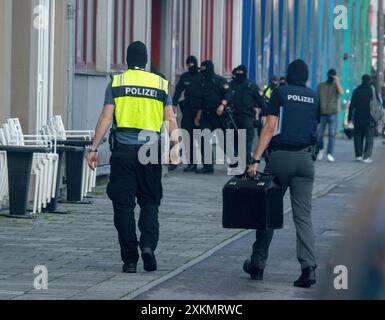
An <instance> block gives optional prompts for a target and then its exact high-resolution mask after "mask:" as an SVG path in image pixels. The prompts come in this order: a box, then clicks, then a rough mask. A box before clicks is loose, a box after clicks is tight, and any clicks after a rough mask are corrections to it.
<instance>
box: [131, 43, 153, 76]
mask: <svg viewBox="0 0 385 320" xmlns="http://www.w3.org/2000/svg"><path fill="white" fill-rule="evenodd" d="M147 62H148V56H147V48H146V46H145V45H144V43H143V42H140V41H135V42H133V43H131V44H130V45H129V46H128V48H127V66H128V69H135V68H140V69H145V68H146V65H147Z"/></svg>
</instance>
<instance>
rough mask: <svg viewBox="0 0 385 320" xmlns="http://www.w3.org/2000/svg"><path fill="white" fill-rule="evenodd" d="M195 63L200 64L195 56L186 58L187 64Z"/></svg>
mask: <svg viewBox="0 0 385 320" xmlns="http://www.w3.org/2000/svg"><path fill="white" fill-rule="evenodd" d="M190 63H193V64H194V65H196V66H198V59H197V58H196V57H195V56H189V57H188V58H187V59H186V64H190Z"/></svg>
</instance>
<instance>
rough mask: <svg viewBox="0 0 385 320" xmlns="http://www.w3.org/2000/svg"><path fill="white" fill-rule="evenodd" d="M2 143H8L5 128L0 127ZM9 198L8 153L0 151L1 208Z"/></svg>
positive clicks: (0, 143) (0, 140) (0, 141)
mask: <svg viewBox="0 0 385 320" xmlns="http://www.w3.org/2000/svg"><path fill="white" fill-rule="evenodd" d="M0 145H3V146H4V145H6V140H5V134H4V130H3V129H1V128H0ZM7 200H8V165H7V153H6V152H5V151H0V209H1V208H2V207H3V206H4V205H5V203H6V202H7Z"/></svg>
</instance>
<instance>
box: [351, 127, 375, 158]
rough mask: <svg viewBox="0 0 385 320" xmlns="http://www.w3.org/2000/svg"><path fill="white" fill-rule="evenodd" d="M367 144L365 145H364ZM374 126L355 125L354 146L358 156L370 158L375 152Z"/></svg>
mask: <svg viewBox="0 0 385 320" xmlns="http://www.w3.org/2000/svg"><path fill="white" fill-rule="evenodd" d="M364 144H365V147H364ZM373 145H374V128H373V127H372V126H370V125H369V126H355V128H354V148H355V152H356V157H357V158H358V157H363V158H364V159H368V158H370V157H371V156H372V154H373Z"/></svg>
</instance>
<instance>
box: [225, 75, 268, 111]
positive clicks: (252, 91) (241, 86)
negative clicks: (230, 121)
mask: <svg viewBox="0 0 385 320" xmlns="http://www.w3.org/2000/svg"><path fill="white" fill-rule="evenodd" d="M230 90H231V92H229V93H228V94H227V99H226V100H228V102H229V103H230V104H232V105H233V108H234V114H235V115H238V116H242V115H245V116H249V117H252V118H255V108H259V109H261V110H263V111H264V110H266V104H265V99H263V97H262V96H261V95H260V93H259V92H260V90H259V88H258V86H257V85H256V84H255V83H253V82H252V81H250V80H245V81H243V82H242V83H238V82H237V81H232V82H231V83H230Z"/></svg>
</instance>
